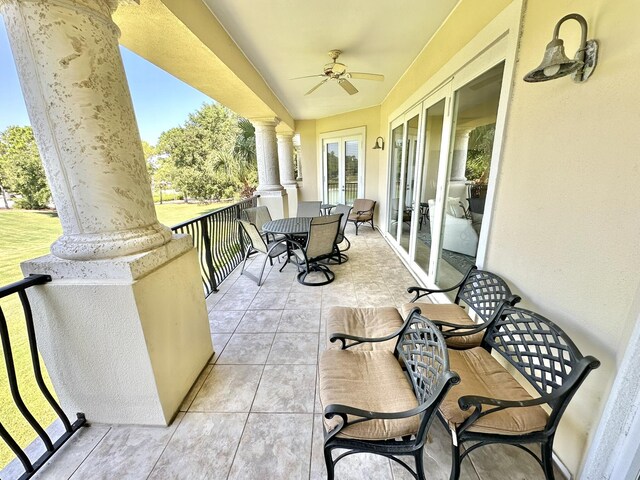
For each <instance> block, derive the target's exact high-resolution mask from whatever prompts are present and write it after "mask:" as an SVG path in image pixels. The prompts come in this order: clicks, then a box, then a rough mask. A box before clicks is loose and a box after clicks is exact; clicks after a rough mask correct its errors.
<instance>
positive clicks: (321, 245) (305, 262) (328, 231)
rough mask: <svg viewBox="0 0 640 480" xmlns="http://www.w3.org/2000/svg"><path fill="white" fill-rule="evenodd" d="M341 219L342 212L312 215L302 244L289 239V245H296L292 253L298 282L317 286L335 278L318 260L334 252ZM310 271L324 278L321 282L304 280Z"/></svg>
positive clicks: (330, 255)
mask: <svg viewBox="0 0 640 480" xmlns="http://www.w3.org/2000/svg"><path fill="white" fill-rule="evenodd" d="M341 219H342V214H337V215H324V216H322V217H314V218H313V219H312V220H311V226H310V227H309V235H307V239H306V244H305V245H304V246H303V245H302V244H301V243H300V242H298V241H295V240H289V243H290V244H291V245H294V246H297V247H298V248H295V249H293V250H292V253H293V254H294V256H295V257H296V260H297V262H296V263H297V265H298V271H299V273H298V282H300V283H301V284H303V285H309V286H313V287H318V286H322V285H327V284H329V283H331V282H333V280H334V279H335V273H333V272H332V271H331V269H330V268H329V267H327V266H326V265H322V264H321V263H319V262H321V261H323V260H326V259H328V258H331V257H332V256H333V255H334V254H335V249H336V239H337V238H338V230H339V229H340V221H341ZM311 272H320V273H322V274H323V275H324V277H325V278H326V280H325V281H322V282H308V281H306V278H307V276H308V275H309V274H310V273H311Z"/></svg>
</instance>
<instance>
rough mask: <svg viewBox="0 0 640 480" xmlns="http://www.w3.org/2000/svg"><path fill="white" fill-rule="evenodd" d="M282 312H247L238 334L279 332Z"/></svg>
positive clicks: (237, 331) (237, 330)
mask: <svg viewBox="0 0 640 480" xmlns="http://www.w3.org/2000/svg"><path fill="white" fill-rule="evenodd" d="M281 315H282V310H247V311H246V313H245V314H244V317H242V320H241V321H240V324H239V325H238V328H236V333H269V332H276V331H277V330H278V324H279V323H280V316H281Z"/></svg>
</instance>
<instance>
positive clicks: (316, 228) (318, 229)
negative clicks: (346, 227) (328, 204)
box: [305, 214, 342, 259]
mask: <svg viewBox="0 0 640 480" xmlns="http://www.w3.org/2000/svg"><path fill="white" fill-rule="evenodd" d="M341 219H342V215H341V214H338V215H325V216H324V217H314V218H313V219H312V220H311V226H310V227H309V236H308V238H307V245H306V247H305V251H306V253H307V258H309V259H312V258H317V257H322V256H325V255H330V254H331V253H333V249H334V245H335V243H336V239H337V237H338V230H339V229H340V220H341Z"/></svg>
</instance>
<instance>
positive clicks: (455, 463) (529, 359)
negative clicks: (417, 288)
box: [438, 304, 600, 480]
mask: <svg viewBox="0 0 640 480" xmlns="http://www.w3.org/2000/svg"><path fill="white" fill-rule="evenodd" d="M443 333H444V336H445V337H446V336H447V332H443ZM491 352H493V356H492V355H491ZM496 355H500V356H501V357H502V359H504V360H505V361H506V362H508V363H509V364H510V365H511V366H512V367H513V368H515V369H516V370H517V371H518V372H519V373H520V374H521V378H523V379H524V380H526V381H528V382H529V383H530V385H531V387H532V388H533V389H534V390H535V391H536V392H537V393H538V395H539V396H538V397H537V398H533V397H531V395H529V393H528V392H527V391H526V390H525V389H524V388H522V387H521V386H520V384H519V383H517V382H516V380H515V379H513V377H512V376H511V375H510V374H509V373H508V372H507V370H506V369H504V367H502V365H501V364H500V362H498V360H496V359H495V358H494V356H496ZM449 359H450V362H451V368H452V369H453V370H455V371H456V372H457V373H458V374H459V375H460V379H461V381H460V385H458V386H457V387H456V388H455V389H454V390H452V391H451V392H450V393H449V394H448V395H447V397H446V398H445V400H444V401H443V402H442V404H441V405H440V407H439V412H438V417H439V418H440V419H441V421H442V422H443V424H444V425H445V427H446V428H448V429H449V430H450V432H451V435H452V442H451V445H452V446H451V448H452V467H451V476H450V478H451V479H452V480H457V479H458V478H459V477H460V463H461V462H462V460H464V458H465V457H466V456H467V455H469V454H470V453H471V452H473V451H474V450H475V449H476V448H480V447H482V446H485V445H490V444H495V443H503V444H508V445H514V446H517V447H519V448H520V449H522V450H524V451H526V452H527V453H529V454H530V455H531V456H532V457H533V458H534V459H535V460H536V461H537V462H538V463H539V464H540V466H541V467H542V469H543V471H544V475H545V478H546V479H547V480H553V479H554V474H553V459H552V451H553V439H554V436H555V433H556V429H557V427H558V423H559V422H560V418H561V417H562V414H563V412H564V411H565V409H566V408H567V405H568V404H569V402H570V401H571V398H572V397H573V395H574V394H575V393H576V391H577V389H578V388H579V387H580V385H581V384H582V382H583V381H584V380H585V378H586V377H587V375H588V374H589V373H590V372H591V370H594V369H596V368H598V367H599V366H600V362H599V361H598V360H597V359H596V358H595V357H592V356H586V357H585V356H583V355H582V354H581V353H580V351H579V350H578V348H577V347H576V346H575V344H574V343H573V342H572V341H571V339H570V338H569V337H568V336H567V335H566V333H565V332H563V331H562V329H560V328H559V327H558V326H557V325H555V324H554V323H553V322H551V321H550V320H549V319H547V318H545V317H543V316H542V315H539V314H537V313H534V312H531V311H529V310H524V309H521V308H518V307H512V306H509V305H506V304H505V305H503V307H502V308H501V310H500V311H499V314H498V316H497V318H496V319H495V320H494V321H493V322H491V324H490V325H489V326H488V328H487V330H486V333H485V335H484V338H483V340H482V345H481V347H476V348H473V349H471V350H466V351H462V350H459V351H455V350H450V351H449ZM477 364H481V365H482V366H481V368H480V369H474V368H470V367H469V366H470V365H477ZM473 377H475V378H473ZM470 379H471V381H470ZM478 379H480V381H479V382H478ZM514 382H515V383H514ZM478 388H481V389H482V390H484V391H481V392H478V391H474V389H478ZM485 391H486V392H490V395H486V394H485ZM514 397H515V398H514ZM543 405H545V406H547V407H548V410H547V411H545V410H544V409H543V408H542V406H543ZM469 442H472V443H473V444H472V445H470V446H468V447H467V448H466V449H465V450H464V451H462V446H463V444H467V443H469ZM533 443H535V444H540V446H541V456H540V457H538V456H537V455H536V454H535V453H534V452H533V451H532V450H530V449H529V448H528V447H527V446H526V445H528V444H533Z"/></svg>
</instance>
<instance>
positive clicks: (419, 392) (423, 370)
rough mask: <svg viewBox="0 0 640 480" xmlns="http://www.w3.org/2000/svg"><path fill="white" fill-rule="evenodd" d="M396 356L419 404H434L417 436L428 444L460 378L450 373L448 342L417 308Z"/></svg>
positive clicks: (401, 339) (403, 331)
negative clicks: (436, 417) (434, 420)
mask: <svg viewBox="0 0 640 480" xmlns="http://www.w3.org/2000/svg"><path fill="white" fill-rule="evenodd" d="M395 354H396V356H397V358H398V360H399V361H400V362H401V363H403V364H404V366H405V368H406V371H407V374H408V376H409V379H410V380H411V384H412V386H413V390H414V392H415V394H416V398H417V399H418V404H419V405H423V404H425V403H429V402H431V403H432V405H431V407H430V408H428V409H427V410H425V412H424V414H423V417H422V422H421V424H420V429H419V431H418V435H417V437H416V439H417V441H424V438H425V437H426V433H427V431H428V430H429V425H430V423H431V419H432V413H433V411H435V409H436V408H437V407H438V405H439V404H440V401H441V400H442V398H444V395H445V394H446V392H447V391H448V389H449V387H450V386H452V385H454V384H457V383H459V382H460V377H458V375H457V374H456V373H453V372H451V371H450V370H449V354H448V350H447V343H446V341H445V339H444V337H443V336H442V333H441V332H440V329H439V328H438V327H436V326H435V325H434V324H433V323H432V322H431V321H430V320H429V319H427V318H425V317H423V316H422V315H420V313H419V310H418V309H417V308H416V309H414V310H413V311H412V312H411V313H410V315H409V320H408V321H407V322H406V323H405V326H404V328H403V330H402V332H401V333H400V335H399V337H398V343H397V345H396V350H395Z"/></svg>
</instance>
